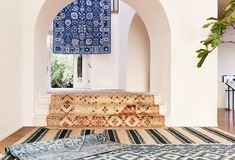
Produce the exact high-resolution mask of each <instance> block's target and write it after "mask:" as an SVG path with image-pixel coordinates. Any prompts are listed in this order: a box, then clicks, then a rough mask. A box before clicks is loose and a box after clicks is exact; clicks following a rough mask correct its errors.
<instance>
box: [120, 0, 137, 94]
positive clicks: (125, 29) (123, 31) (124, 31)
mask: <svg viewBox="0 0 235 160" xmlns="http://www.w3.org/2000/svg"><path fill="white" fill-rule="evenodd" d="M135 13H136V12H135V10H134V9H133V8H131V7H130V6H129V5H127V4H126V3H124V2H122V1H120V9H119V13H118V15H119V22H121V23H119V28H118V30H119V33H120V34H119V88H120V89H123V90H126V89H127V86H126V83H127V55H128V36H129V31H130V30H129V28H130V26H131V23H132V19H133V16H134V14H135Z"/></svg>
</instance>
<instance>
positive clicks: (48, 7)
mask: <svg viewBox="0 0 235 160" xmlns="http://www.w3.org/2000/svg"><path fill="white" fill-rule="evenodd" d="M72 1H73V0H60V1H57V2H56V3H55V1H54V0H46V1H45V2H44V4H43V6H42V8H41V10H40V12H39V15H38V17H37V21H36V24H35V35H34V37H35V39H34V62H35V63H34V93H35V95H38V93H39V92H40V91H39V90H40V88H43V87H44V86H47V82H46V81H43V80H41V77H47V74H46V73H45V66H44V65H45V64H43V63H42V62H45V61H47V56H46V54H44V53H47V52H49V51H48V49H47V47H46V43H45V42H46V37H47V33H48V28H50V26H51V23H52V20H53V19H54V17H55V16H56V15H57V13H58V12H59V11H60V10H61V9H63V8H64V6H66V5H67V4H69V3H71V2H72ZM122 1H123V2H125V3H127V4H128V5H130V6H131V7H132V8H134V9H135V10H136V12H137V13H138V14H139V16H140V17H141V18H142V20H143V22H144V23H145V25H146V28H147V31H148V34H149V38H150V52H151V53H150V57H151V58H150V64H151V66H150V91H151V92H152V93H158V94H161V100H162V102H164V103H165V102H167V103H168V106H169V105H170V98H171V63H170V62H171V30H170V25H169V22H168V18H167V15H166V13H165V10H164V7H163V6H162V5H161V3H160V1H159V0H148V1H145V2H143V0H122ZM40 54H43V56H41V55H40ZM38 71H40V72H38Z"/></svg>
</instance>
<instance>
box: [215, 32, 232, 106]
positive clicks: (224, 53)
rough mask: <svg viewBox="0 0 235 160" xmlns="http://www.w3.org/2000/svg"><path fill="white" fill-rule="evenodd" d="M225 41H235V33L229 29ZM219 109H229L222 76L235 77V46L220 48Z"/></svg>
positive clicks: (228, 45)
mask: <svg viewBox="0 0 235 160" xmlns="http://www.w3.org/2000/svg"><path fill="white" fill-rule="evenodd" d="M223 40H224V41H230V40H232V41H235V31H234V29H232V28H229V29H228V31H227V32H226V33H225V35H224V37H223ZM218 53H219V54H218V107H219V108H225V107H227V95H226V93H225V89H227V87H226V85H224V83H222V75H235V45H234V44H227V43H226V44H221V45H220V46H219V47H218Z"/></svg>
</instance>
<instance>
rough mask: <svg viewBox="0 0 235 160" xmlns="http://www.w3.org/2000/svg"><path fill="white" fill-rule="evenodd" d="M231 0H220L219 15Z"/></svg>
mask: <svg viewBox="0 0 235 160" xmlns="http://www.w3.org/2000/svg"><path fill="white" fill-rule="evenodd" d="M228 3H229V0H218V10H219V15H221V13H222V11H223V9H224V8H225V7H226V6H227V5H228Z"/></svg>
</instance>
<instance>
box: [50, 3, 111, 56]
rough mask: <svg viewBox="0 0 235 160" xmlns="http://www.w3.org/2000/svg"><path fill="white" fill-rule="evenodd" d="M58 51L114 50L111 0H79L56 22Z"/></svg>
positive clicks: (55, 46) (55, 38)
mask: <svg viewBox="0 0 235 160" xmlns="http://www.w3.org/2000/svg"><path fill="white" fill-rule="evenodd" d="M53 52H54V53H56V54H107V53H111V0H75V1H74V2H73V3H71V4H69V5H67V6H66V7H65V8H64V9H63V10H62V11H61V12H60V13H59V14H58V15H57V16H56V18H55V19H54V21H53Z"/></svg>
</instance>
